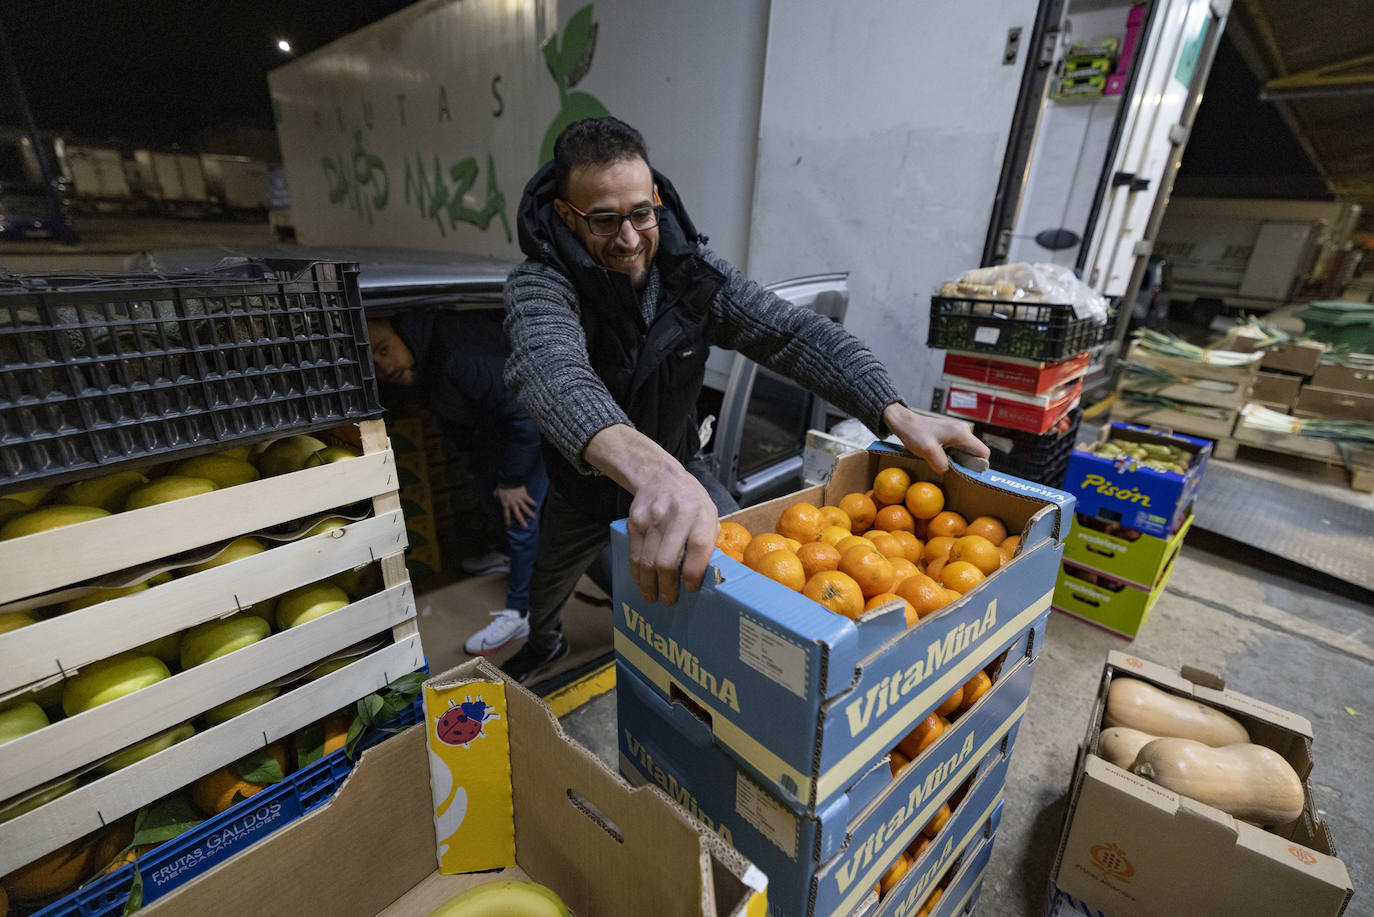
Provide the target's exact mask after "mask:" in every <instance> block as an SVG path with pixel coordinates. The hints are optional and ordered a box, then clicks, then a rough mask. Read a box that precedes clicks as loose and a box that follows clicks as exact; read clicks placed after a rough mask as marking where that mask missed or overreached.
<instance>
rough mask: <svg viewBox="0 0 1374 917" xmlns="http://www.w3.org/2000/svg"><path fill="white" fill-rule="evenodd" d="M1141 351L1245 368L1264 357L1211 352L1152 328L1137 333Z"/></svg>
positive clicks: (1256, 354)
mask: <svg viewBox="0 0 1374 917" xmlns="http://www.w3.org/2000/svg"><path fill="white" fill-rule="evenodd" d="M1135 339H1136V341H1137V342H1138V343H1139V344H1140V349H1141V350H1143V351H1145V352H1146V353H1152V354H1154V355H1155V356H1159V357H1172V358H1174V359H1176V360H1192V361H1193V362H1194V363H1209V364H1211V365H1213V366H1245V365H1246V364H1247V363H1254V362H1255V361H1257V360H1259V359H1260V357H1261V356H1262V355H1261V354H1259V353H1236V352H1234V351H1230V350H1210V349H1208V348H1205V347H1199V346H1198V345H1196V344H1190V343H1188V342H1187V341H1185V340H1183V338H1181V337H1178V336H1177V335H1173V334H1165V333H1163V332H1160V331H1154V330H1152V329H1150V328H1141V329H1139V330H1137V331H1136V332H1135Z"/></svg>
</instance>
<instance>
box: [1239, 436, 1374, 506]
mask: <svg viewBox="0 0 1374 917" xmlns="http://www.w3.org/2000/svg"><path fill="white" fill-rule="evenodd" d="M1234 437H1235V438H1234V442H1235V443H1236V444H1237V445H1239V446H1244V447H1246V448H1247V449H1259V450H1262V451H1265V452H1272V453H1277V454H1279V455H1291V456H1295V457H1297V458H1301V459H1307V460H1308V461H1311V462H1321V463H1323V464H1327V465H1336V466H1339V467H1341V468H1344V469H1345V470H1346V471H1347V472H1348V474H1349V483H1350V488H1351V490H1356V491H1359V492H1360V493H1374V449H1371V448H1370V447H1368V446H1360V445H1356V446H1353V447H1352V448H1351V449H1350V456H1349V461H1347V460H1346V456H1345V455H1344V454H1342V452H1341V449H1340V446H1338V445H1337V443H1336V442H1335V441H1334V440H1329V439H1317V438H1316V437H1312V436H1299V435H1297V434H1295V433H1275V432H1272V431H1269V430H1260V429H1257V428H1255V427H1251V426H1247V425H1246V423H1245V421H1244V419H1242V420H1241V421H1240V422H1239V423H1237V424H1236V429H1235V434H1234Z"/></svg>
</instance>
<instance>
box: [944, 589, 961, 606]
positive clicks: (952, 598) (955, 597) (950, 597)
mask: <svg viewBox="0 0 1374 917" xmlns="http://www.w3.org/2000/svg"><path fill="white" fill-rule="evenodd" d="M942 588H943V587H942ZM963 597H964V594H963V593H962V592H955V591H954V590H953V589H945V604H947V605H952V604H954V603H955V602H957V601H959V600H960V599H961V598H963Z"/></svg>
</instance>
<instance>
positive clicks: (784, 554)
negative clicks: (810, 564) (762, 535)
mask: <svg viewBox="0 0 1374 917" xmlns="http://www.w3.org/2000/svg"><path fill="white" fill-rule="evenodd" d="M754 569H755V570H757V571H758V572H760V573H762V574H763V575H764V576H766V577H768V578H769V579H771V580H777V581H778V582H779V583H782V584H783V585H784V586H786V587H787V588H788V589H792V590H794V591H796V592H801V588H802V587H803V586H805V585H806V568H805V567H803V566H802V562H801V558H799V557H797V555H795V554H793V553H792V552H791V551H788V550H787V549H785V548H778V550H776V551H769V552H768V553H767V554H765V555H763V559H762V560H760V561H759V565H758V566H757V567H755V568H754Z"/></svg>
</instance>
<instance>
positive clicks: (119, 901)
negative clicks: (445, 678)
mask: <svg viewBox="0 0 1374 917" xmlns="http://www.w3.org/2000/svg"><path fill="white" fill-rule="evenodd" d="M426 671H428V670H427V669H426ZM424 715H425V712H424V705H423V702H422V695H419V694H417V695H416V696H415V698H414V700H412V701H411V704H410V706H409V707H407V708H406V709H405V710H403V711H402V712H401V713H400V715H398V716H397V717H396V718H395V719H394V720H392V721H391V722H390V723H388V725H387V728H388V729H404V728H406V727H408V726H414V725H415V724H416V723H419V722H420V721H421V720H422V719H424ZM390 736H391V733H390V732H385V731H382V730H372V731H371V732H369V733H368V734H367V735H366V736H364V737H363V739H362V740H360V741H359V742H358V746H357V751H358V752H359V753H361V752H362V751H363V750H364V749H367V748H371V747H372V746H373V745H376V744H378V743H379V742H382V741H384V740H386V739H387V738H389V737H390ZM356 763H357V762H356V761H355V760H350V759H349V758H348V756H347V755H346V754H344V749H342V748H340V749H338V750H336V751H332V752H330V753H329V754H327V755H325V756H324V757H323V758H320V760H318V761H315V762H313V763H312V764H308V765H306V766H305V767H303V768H301V769H300V770H298V771H296V772H294V773H292V774H289V775H287V777H286V778H285V779H284V780H282V781H281V782H280V783H275V784H273V785H272V786H270V787H268V788H267V789H265V790H263V791H261V792H259V793H255V794H254V795H253V796H250V797H249V798H247V799H244V800H242V801H241V802H239V803H237V804H235V805H233V806H230V807H229V808H228V809H226V810H224V811H223V812H221V813H220V814H218V815H216V816H214V817H213V818H207V819H206V820H205V821H203V822H201V823H200V824H199V825H197V826H196V827H195V828H193V829H191V830H190V831H187V832H186V833H185V834H183V835H181V836H180V837H175V838H173V839H171V840H170V841H167V842H166V843H163V844H159V845H158V846H157V847H156V848H154V849H153V850H150V851H148V852H147V853H145V854H143V855H142V856H140V857H139V858H138V868H139V872H140V873H141V874H142V877H143V903H144V904H149V903H151V902H153V901H156V900H157V899H158V898H160V897H162V896H163V895H165V894H167V893H168V892H170V891H172V890H173V889H175V888H177V887H178V886H180V885H183V884H185V883H186V882H189V881H190V880H191V879H194V878H195V877H196V876H199V875H200V874H201V873H203V872H205V871H206V870H208V869H210V868H211V867H213V866H216V865H218V864H219V863H222V862H224V861H225V860H227V859H228V858H229V857H231V856H233V855H234V854H235V853H238V852H239V851H240V850H243V849H244V848H246V847H248V846H250V845H251V844H253V843H255V842H256V841H259V840H261V839H262V838H264V837H266V836H267V835H269V834H271V833H272V832H274V831H276V830H277V829H279V828H282V827H284V826H286V825H289V824H290V823H291V822H293V821H295V820H296V819H298V818H300V817H301V816H302V815H305V814H306V813H308V812H311V811H314V810H315V809H316V808H318V807H319V806H321V805H323V804H324V803H326V802H328V801H329V800H330V798H332V797H333V795H334V793H335V792H336V791H337V790H338V788H339V787H340V786H341V785H342V784H343V782H344V780H345V778H347V777H348V775H349V774H350V773H351V772H352V770H353V767H354V765H355V764H356ZM133 883H134V868H133V864H129V865H126V866H121V867H120V868H119V869H117V870H115V871H114V872H112V873H110V874H109V875H107V876H102V877H101V878H99V879H97V880H95V881H93V882H91V883H89V884H88V885H86V886H84V887H82V888H80V889H77V890H76V891H74V892H72V893H71V894H69V895H66V896H65V897H63V898H60V899H58V900H57V901H54V902H53V903H51V904H49V905H47V906H45V907H44V908H42V909H41V910H39V911H35V912H33V914H32V915H31V917H115V915H118V914H122V913H123V911H124V906H125V904H126V903H127V902H128V900H129V892H130V890H131V889H132V888H133Z"/></svg>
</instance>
